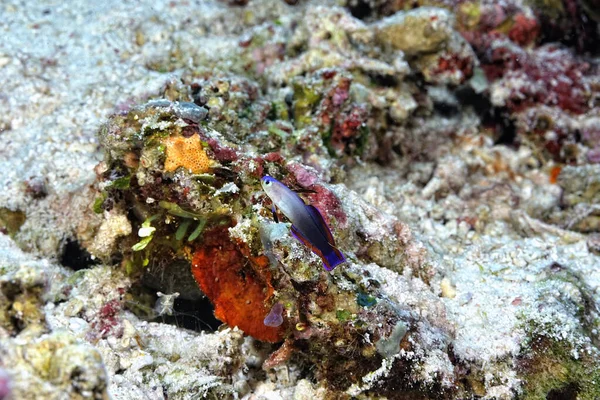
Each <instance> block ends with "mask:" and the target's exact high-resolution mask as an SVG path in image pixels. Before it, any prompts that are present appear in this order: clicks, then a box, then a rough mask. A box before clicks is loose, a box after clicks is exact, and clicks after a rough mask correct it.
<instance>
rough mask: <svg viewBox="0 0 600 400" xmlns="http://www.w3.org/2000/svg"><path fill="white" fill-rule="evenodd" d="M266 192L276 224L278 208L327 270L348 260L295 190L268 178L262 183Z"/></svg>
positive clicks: (320, 220)
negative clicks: (276, 210) (276, 209)
mask: <svg viewBox="0 0 600 400" xmlns="http://www.w3.org/2000/svg"><path fill="white" fill-rule="evenodd" d="M260 183H261V185H262V188H263V190H264V191H265V193H266V194H267V196H268V197H269V198H270V199H271V201H272V202H273V208H272V211H273V216H274V217H275V220H276V221H277V214H276V212H275V207H277V208H278V209H279V210H280V211H281V212H282V213H283V215H285V216H286V218H287V219H289V220H290V221H291V223H292V227H291V233H292V235H293V236H294V237H295V238H296V239H298V240H299V241H300V242H302V243H303V244H304V245H305V246H306V247H308V248H309V249H310V250H312V252H313V253H315V254H316V255H318V256H319V257H320V258H321V260H323V266H324V267H325V269H326V270H327V271H331V270H333V269H334V268H335V267H337V266H338V265H340V264H342V263H344V262H345V261H346V257H344V255H343V254H342V252H341V251H340V250H339V249H338V248H337V247H336V246H335V240H334V239H333V235H332V234H331V230H330V229H329V227H328V226H327V223H326V222H325V219H324V218H323V216H322V215H321V213H320V212H319V210H318V209H317V208H316V207H315V206H313V205H310V204H305V203H304V200H302V199H301V198H300V196H298V195H297V194H296V193H295V192H294V191H293V190H291V189H290V188H288V187H287V186H285V185H284V184H283V183H281V182H279V181H278V180H277V179H275V178H273V177H271V176H269V175H266V176H263V177H262V178H261V180H260Z"/></svg>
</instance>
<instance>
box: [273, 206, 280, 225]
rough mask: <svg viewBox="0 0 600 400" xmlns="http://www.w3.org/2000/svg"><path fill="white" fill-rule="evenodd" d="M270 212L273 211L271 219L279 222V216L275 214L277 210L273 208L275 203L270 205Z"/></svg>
mask: <svg viewBox="0 0 600 400" xmlns="http://www.w3.org/2000/svg"><path fill="white" fill-rule="evenodd" d="M271 212H272V213H273V219H274V220H275V222H277V223H279V217H278V216H277V210H276V209H275V204H273V205H272V206H271Z"/></svg>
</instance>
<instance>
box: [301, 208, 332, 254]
mask: <svg viewBox="0 0 600 400" xmlns="http://www.w3.org/2000/svg"><path fill="white" fill-rule="evenodd" d="M306 210H307V211H308V213H309V214H310V217H311V218H312V220H313V222H314V223H315V225H316V226H317V227H318V228H319V231H321V233H322V234H323V236H324V237H325V238H326V239H327V241H328V242H329V244H330V245H332V246H333V247H335V240H334V239H333V235H332V234H331V230H330V229H329V227H328V226H327V223H326V222H325V218H323V215H321V213H320V212H319V209H318V208H316V207H315V206H312V205H307V206H306Z"/></svg>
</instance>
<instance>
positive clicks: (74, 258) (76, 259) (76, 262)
mask: <svg viewBox="0 0 600 400" xmlns="http://www.w3.org/2000/svg"><path fill="white" fill-rule="evenodd" d="M60 263H61V264H62V265H64V266H65V267H67V268H70V269H72V270H74V271H79V270H80V269H86V268H89V267H91V266H92V265H95V264H97V261H96V260H94V259H92V255H91V254H90V253H89V252H88V251H87V250H86V249H84V248H83V247H81V245H80V244H79V242H78V241H77V240H73V239H67V242H66V243H65V247H64V248H63V252H62V254H61V256H60Z"/></svg>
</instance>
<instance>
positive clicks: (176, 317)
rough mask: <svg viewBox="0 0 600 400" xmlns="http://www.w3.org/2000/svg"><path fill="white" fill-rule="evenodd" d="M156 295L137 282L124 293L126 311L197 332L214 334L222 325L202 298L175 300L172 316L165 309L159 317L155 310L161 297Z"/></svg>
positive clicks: (158, 311)
mask: <svg viewBox="0 0 600 400" xmlns="http://www.w3.org/2000/svg"><path fill="white" fill-rule="evenodd" d="M157 292H158V290H157V289H155V288H151V287H149V286H146V285H145V284H144V283H142V281H138V283H137V284H135V285H134V286H132V287H131V289H130V290H129V291H128V293H127V294H126V300H125V308H126V309H127V310H129V311H131V312H132V313H134V314H135V315H136V316H137V317H138V318H140V319H142V320H144V321H150V322H159V323H163V324H169V325H175V326H177V327H179V328H185V329H189V330H193V331H196V332H201V331H208V332H214V331H216V330H217V328H219V326H221V325H222V322H221V321H219V320H218V319H216V318H215V316H214V308H213V305H212V304H211V302H210V300H208V298H207V297H204V296H203V297H196V298H194V299H183V298H176V299H175V300H174V302H173V305H172V309H171V310H170V313H171V315H168V314H167V313H166V312H165V311H166V310H163V314H162V315H161V314H159V313H160V312H161V310H159V308H160V307H157V302H158V301H160V298H159V297H158V295H157ZM173 292H174V291H169V292H168V293H173Z"/></svg>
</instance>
